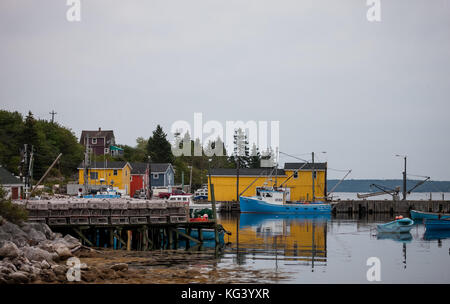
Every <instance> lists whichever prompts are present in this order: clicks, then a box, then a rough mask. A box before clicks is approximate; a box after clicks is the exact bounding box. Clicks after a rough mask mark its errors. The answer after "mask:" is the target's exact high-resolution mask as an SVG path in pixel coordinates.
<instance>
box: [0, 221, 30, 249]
mask: <svg viewBox="0 0 450 304" xmlns="http://www.w3.org/2000/svg"><path fill="white" fill-rule="evenodd" d="M2 240H3V241H5V240H8V241H11V242H13V243H14V244H16V245H17V246H18V247H22V246H25V245H27V244H28V240H29V239H28V235H27V234H26V232H24V231H23V230H22V229H20V228H19V226H17V225H16V224H13V223H10V222H8V221H3V225H1V226H0V242H1V241H2Z"/></svg>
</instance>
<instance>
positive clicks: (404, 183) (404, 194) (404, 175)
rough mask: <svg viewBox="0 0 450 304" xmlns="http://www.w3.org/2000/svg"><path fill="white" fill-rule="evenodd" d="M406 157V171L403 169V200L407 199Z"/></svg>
mask: <svg viewBox="0 0 450 304" xmlns="http://www.w3.org/2000/svg"><path fill="white" fill-rule="evenodd" d="M404 159H405V171H403V200H406V156H405V157H404Z"/></svg>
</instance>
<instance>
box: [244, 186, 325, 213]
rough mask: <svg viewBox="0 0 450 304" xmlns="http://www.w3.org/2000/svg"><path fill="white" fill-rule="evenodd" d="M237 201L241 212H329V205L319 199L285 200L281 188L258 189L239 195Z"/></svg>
mask: <svg viewBox="0 0 450 304" xmlns="http://www.w3.org/2000/svg"><path fill="white" fill-rule="evenodd" d="M239 202H240V209H241V212H244V213H290V214H317V213H325V214H329V213H331V205H330V204H328V203H324V202H320V201H314V202H287V201H286V194H285V192H284V190H283V189H272V188H265V189H259V190H258V192H257V195H256V196H251V197H248V196H241V197H240V198H239Z"/></svg>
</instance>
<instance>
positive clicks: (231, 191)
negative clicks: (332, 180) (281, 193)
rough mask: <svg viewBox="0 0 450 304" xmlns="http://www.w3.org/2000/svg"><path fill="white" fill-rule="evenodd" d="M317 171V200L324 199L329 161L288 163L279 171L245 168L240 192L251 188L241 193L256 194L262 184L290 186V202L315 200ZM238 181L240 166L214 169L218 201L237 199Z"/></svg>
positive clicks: (212, 175) (213, 181) (288, 190)
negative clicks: (238, 167) (237, 168)
mask: <svg viewBox="0 0 450 304" xmlns="http://www.w3.org/2000/svg"><path fill="white" fill-rule="evenodd" d="M313 169H314V170H313ZM313 171H314V173H315V174H314V175H315V179H314V196H315V199H316V200H320V201H323V200H325V198H326V195H327V163H314V164H312V163H306V164H305V163H285V165H284V168H283V169H277V171H275V170H274V169H273V168H256V169H249V168H241V169H240V170H239V193H242V192H243V191H244V190H245V189H246V188H247V187H248V189H247V190H245V192H244V193H242V194H241V195H242V196H254V195H256V189H257V188H258V187H263V186H268V187H271V186H278V187H282V188H285V189H286V192H287V200H288V201H311V200H312V199H313ZM286 180H287V181H286ZM236 181H237V170H236V169H228V168H227V169H211V182H212V184H213V185H214V196H215V200H216V201H217V202H230V201H236V197H237V191H236V186H237V185H236ZM208 187H209V185H208ZM208 190H209V191H208V199H209V200H211V191H210V189H208Z"/></svg>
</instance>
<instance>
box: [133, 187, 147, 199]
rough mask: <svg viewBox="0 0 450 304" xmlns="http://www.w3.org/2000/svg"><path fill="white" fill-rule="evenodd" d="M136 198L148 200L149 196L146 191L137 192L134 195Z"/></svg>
mask: <svg viewBox="0 0 450 304" xmlns="http://www.w3.org/2000/svg"><path fill="white" fill-rule="evenodd" d="M133 197H134V198H140V199H147V195H146V193H145V190H144V189H141V190H136V192H135V193H134V195H133Z"/></svg>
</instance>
